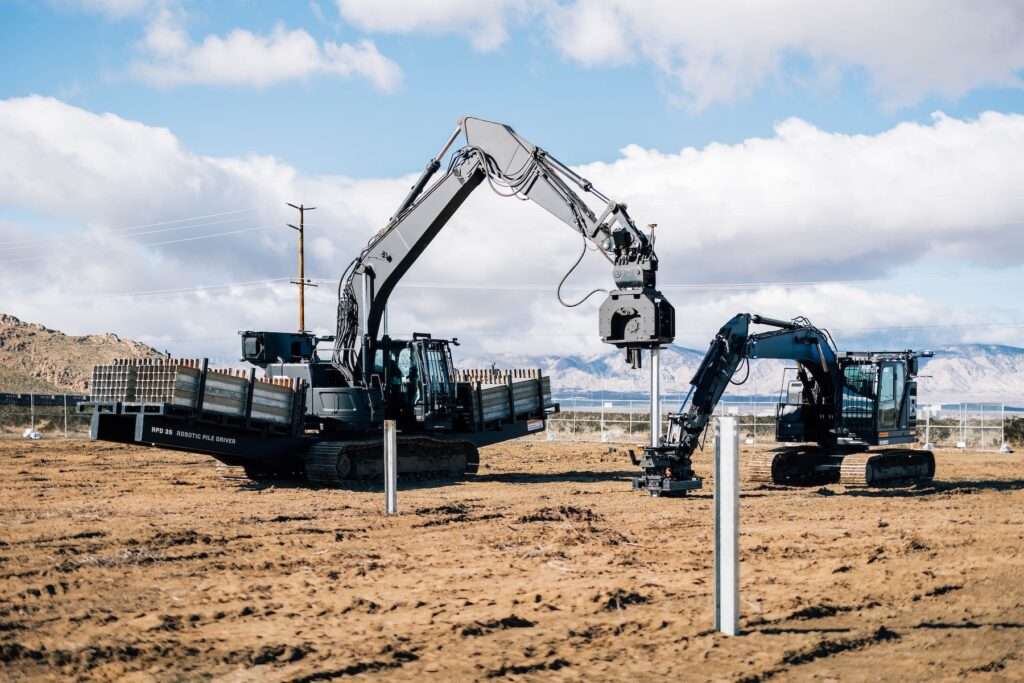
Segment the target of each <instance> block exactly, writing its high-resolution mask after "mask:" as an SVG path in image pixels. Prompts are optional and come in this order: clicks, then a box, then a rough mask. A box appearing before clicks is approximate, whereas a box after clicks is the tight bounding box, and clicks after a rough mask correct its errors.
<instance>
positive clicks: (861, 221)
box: [0, 97, 1024, 357]
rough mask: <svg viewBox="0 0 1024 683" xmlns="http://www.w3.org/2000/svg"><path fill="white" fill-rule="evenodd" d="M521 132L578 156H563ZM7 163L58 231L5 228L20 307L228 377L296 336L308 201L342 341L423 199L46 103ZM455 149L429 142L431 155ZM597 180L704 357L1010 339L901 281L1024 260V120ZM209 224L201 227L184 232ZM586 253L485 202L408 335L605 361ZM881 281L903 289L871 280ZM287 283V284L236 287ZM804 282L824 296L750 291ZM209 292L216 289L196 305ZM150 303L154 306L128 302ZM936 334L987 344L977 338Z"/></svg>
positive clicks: (799, 131)
mask: <svg viewBox="0 0 1024 683" xmlns="http://www.w3.org/2000/svg"><path fill="white" fill-rule="evenodd" d="M446 132H447V131H438V134H439V140H440V139H441V138H443V137H444V135H445V134H446ZM519 132H520V133H522V134H523V135H524V136H525V137H527V138H528V139H533V140H534V141H535V142H537V143H538V144H541V145H543V146H545V147H546V148H547V149H549V150H551V151H552V152H553V153H556V154H557V141H552V140H544V139H539V138H537V137H536V136H535V135H534V134H533V132H532V131H529V130H522V131H519ZM0 148H2V149H3V150H4V152H5V153H4V155H2V156H0V205H2V206H5V207H10V208H13V209H16V210H18V211H19V212H20V213H28V214H30V215H33V216H36V218H37V220H36V221H34V222H31V223H25V222H24V221H14V220H12V219H10V218H9V219H8V222H6V223H3V224H0V301H2V302H3V306H2V307H0V308H2V309H3V310H5V312H12V313H14V314H16V315H20V316H22V317H25V318H28V319H32V320H38V321H41V322H44V323H46V324H49V325H52V326H56V327H62V328H66V329H68V330H69V331H75V332H84V331H107V330H111V331H116V332H118V333H121V334H124V335H127V336H135V337H142V338H144V339H148V340H150V341H153V342H154V343H159V344H161V345H164V346H166V347H168V348H171V349H172V350H175V351H180V352H188V353H220V354H223V355H224V356H225V357H229V356H231V355H232V353H233V352H234V351H235V349H236V345H237V338H236V337H234V334H233V333H234V331H235V330H237V329H243V328H265V329H275V328H277V329H291V327H292V326H293V325H294V317H295V291H294V287H293V286H291V285H289V284H287V280H288V279H289V277H290V276H293V274H294V270H295V251H294V250H295V243H294V234H293V231H291V230H289V229H288V228H286V227H285V226H284V224H285V223H286V222H294V218H295V217H294V212H292V211H291V210H290V209H288V208H287V207H286V206H285V202H286V201H292V202H298V201H302V202H305V203H307V204H312V205H315V206H317V207H318V209H317V211H316V212H314V213H313V214H311V215H310V216H309V217H308V219H309V220H308V228H307V229H308V234H307V244H308V245H309V249H308V251H307V265H306V268H307V273H308V274H309V275H310V276H312V277H320V278H325V279H328V280H330V281H327V282H324V283H323V285H322V286H321V287H319V288H317V289H315V290H313V291H311V292H309V295H308V298H307V320H308V321H310V322H311V324H312V325H314V326H315V328H316V329H318V330H320V331H321V332H328V331H330V330H331V329H332V326H333V321H334V295H335V288H334V282H333V279H334V278H336V277H337V276H338V274H340V272H341V270H342V269H343V268H344V266H345V265H346V263H347V262H348V260H349V259H350V258H351V257H352V256H353V255H354V254H356V253H357V251H358V249H359V248H360V247H361V246H362V245H363V244H365V242H366V240H367V239H368V238H369V237H370V236H371V235H372V234H374V233H375V232H376V231H377V230H379V228H380V227H381V226H382V225H383V224H384V223H385V221H386V220H387V218H388V216H390V215H391V213H392V212H393V210H394V208H395V206H396V205H397V204H398V202H399V201H400V200H401V198H402V197H403V196H404V194H405V193H406V191H407V190H408V188H409V186H410V184H411V183H412V181H413V179H414V175H413V174H410V175H408V176H402V177H396V178H381V179H353V178H346V177H340V176H305V175H303V174H300V173H298V172H297V171H296V170H295V169H294V168H293V167H292V166H290V165H289V164H288V163H286V162H284V161H282V160H279V159H275V158H272V157H266V156H249V157H209V156H202V155H197V154H195V153H193V152H191V151H189V150H188V149H187V148H185V147H184V146H183V145H182V144H181V142H180V141H179V140H178V139H177V137H176V136H175V135H174V134H173V133H172V132H171V131H168V130H166V129H162V128H155V127H151V126H147V125H144V124H141V123H138V122H134V121H130V120H126V119H124V118H121V117H118V116H115V115H112V114H97V113H93V112H89V111H86V110H84V109H81V108H78V107H74V106H71V105H68V104H66V103H63V102H60V101H58V100H54V99H50V98H42V97H28V98H18V99H8V100H2V101H0ZM433 151H434V145H430V144H428V145H425V148H424V149H423V157H424V158H426V157H427V156H429V155H430V154H431V153H432V152H433ZM422 161H423V159H417V158H410V159H409V166H410V167H411V168H417V167H419V166H420V163H421V162H422ZM576 170H578V171H579V172H581V173H582V174H583V175H585V176H587V177H589V178H590V179H591V180H592V181H593V182H594V184H595V185H596V186H597V187H599V188H601V189H602V190H603V191H604V192H605V193H607V194H610V195H611V196H613V197H615V198H616V199H618V200H621V201H625V202H627V203H628V204H629V206H630V210H631V213H632V214H633V215H634V217H635V218H636V220H637V222H638V223H640V224H645V223H648V222H657V223H658V224H659V228H658V234H659V236H658V242H657V246H658V254H659V256H660V258H661V272H660V280H659V281H660V283H661V284H663V285H664V286H665V291H666V293H667V294H668V296H669V298H670V300H672V301H673V303H674V304H675V306H676V308H677V312H678V330H679V339H680V342H681V343H683V344H686V345H690V346H695V347H698V348H703V346H704V345H705V344H706V341H707V339H708V338H709V335H710V334H713V332H714V331H715V330H716V329H717V328H718V327H719V326H720V325H721V323H722V322H723V321H724V320H725V319H726V318H728V317H729V316H731V315H732V314H734V313H736V312H738V311H752V312H761V313H764V314H768V315H776V316H791V315H797V314H800V315H807V316H809V317H811V318H812V319H813V320H814V321H815V322H816V323H818V324H820V325H823V326H827V327H831V328H834V329H836V331H837V333H839V332H840V331H842V334H843V337H842V341H843V342H845V341H846V340H847V339H851V338H855V337H862V336H866V335H870V334H876V335H877V331H875V332H872V330H873V329H874V328H879V327H885V326H893V325H895V326H899V327H903V328H906V327H912V326H927V325H932V324H934V323H935V322H936V321H950V320H952V321H956V322H970V321H987V322H994V321H997V320H1001V319H1008V318H1006V315H1007V313H1006V312H1003V311H993V310H992V309H991V307H988V306H987V305H986V302H985V301H984V298H983V297H979V300H978V301H976V302H975V305H973V306H972V307H970V308H965V307H962V306H960V305H953V304H947V303H944V302H942V301H935V300H932V298H930V297H929V296H926V295H924V294H921V293H909V292H904V291H899V290H892V289H890V288H888V287H887V285H886V283H885V282H884V279H885V278H887V277H888V276H890V275H891V274H892V273H893V271H894V269H895V268H897V267H898V266H899V265H901V264H907V263H913V262H915V261H917V260H920V259H927V258H930V257H932V256H933V255H936V254H937V255H939V256H941V257H942V258H948V257H949V256H950V255H956V256H958V257H959V258H961V259H964V260H970V261H972V262H974V263H978V264H981V266H982V267H985V266H991V267H1002V266H1007V265H1018V266H1019V265H1021V264H1024V231H1022V230H1021V225H1022V224H1024V196H1022V195H1021V193H1020V192H1019V188H1017V187H1016V186H1015V181H1016V179H1018V178H1021V177H1024V116H1020V115H1008V114H998V113H986V114H983V115H981V116H980V117H978V118H977V119H975V120H960V119H954V118H950V117H947V116H943V115H936V116H935V117H934V119H933V120H932V121H931V122H930V123H928V124H918V123H907V124H902V125H899V126H896V127H894V128H892V129H891V130H888V131H885V132H882V133H879V134H877V135H842V134H836V133H830V132H827V131H823V130H820V129H818V128H815V127H814V126H813V125H811V124H809V123H807V122H804V121H800V120H795V119H792V120H788V121H785V122H783V123H780V124H779V126H778V128H777V130H776V132H775V134H774V135H773V136H772V137H769V138H763V139H751V140H747V141H744V142H742V143H738V144H734V145H718V144H714V145H709V146H707V147H705V148H702V149H694V148H687V149H683V150H680V151H679V152H675V153H667V152H660V151H657V150H651V149H644V148H640V147H636V146H627V147H625V148H624V149H623V151H622V154H621V156H620V157H619V158H617V159H615V160H613V161H610V162H600V163H591V164H586V165H583V166H580V167H577V169H576ZM189 216H191V217H199V218H195V219H193V220H189V221H181V220H180V219H182V218H184V217H189ZM46 225H55V226H56V227H52V228H48V229H47V228H45V227H44V226H46ZM126 226H147V227H136V228H134V229H130V230H126V229H124V228H125V227H126ZM184 240H190V241H184ZM169 242H172V243H169ZM12 245H13V246H12ZM580 245H581V242H580V238H579V236H578V235H576V234H574V233H573V232H572V231H571V230H569V229H566V228H565V227H564V226H562V225H561V224H560V223H559V222H558V221H557V220H555V219H554V218H552V217H551V216H550V215H549V214H547V213H546V212H545V211H543V210H542V209H540V208H539V207H536V206H532V205H530V204H529V203H526V204H524V203H521V202H516V201H511V200H508V199H504V198H500V197H498V196H496V195H494V194H493V193H490V192H489V191H488V190H487V188H486V185H485V186H483V187H482V188H481V189H480V191H479V192H477V193H475V194H474V195H473V196H472V197H470V199H469V200H468V201H467V202H466V204H465V205H464V207H463V210H461V211H460V212H459V213H457V214H456V216H455V217H454V219H453V220H452V222H451V224H450V226H449V227H448V228H447V229H446V230H445V231H443V232H442V233H441V234H440V235H439V236H438V238H437V239H436V241H435V243H434V244H433V245H431V248H429V249H428V250H427V251H426V253H425V254H424V256H423V257H422V259H421V260H420V261H419V262H418V263H417V264H416V265H415V266H414V267H413V268H412V270H411V271H410V272H409V274H408V275H407V276H406V278H405V280H404V281H403V284H404V285H405V286H404V287H402V288H401V289H399V290H398V291H397V292H396V295H395V297H394V298H393V299H392V303H391V309H390V324H391V330H392V332H394V333H409V332H411V331H433V332H435V333H438V334H445V335H457V336H460V337H461V338H463V339H464V340H467V341H469V342H470V344H469V345H467V347H466V349H467V350H470V349H473V348H475V349H477V350H479V351H480V352H510V351H516V352H519V353H525V352H529V353H556V354H557V353H572V352H583V351H596V350H600V348H601V345H600V342H599V341H598V340H597V334H596V327H597V310H596V309H597V303H598V301H599V299H600V297H597V298H596V300H592V302H591V303H590V304H587V305H584V306H581V307H580V308H578V309H573V310H571V311H566V310H565V309H563V308H561V307H560V306H559V305H558V304H557V302H556V301H555V299H554V287H555V285H556V284H557V282H558V280H559V279H560V278H561V276H562V275H563V273H564V272H565V270H566V269H567V268H568V266H569V265H570V264H571V263H572V261H573V260H574V259H575V257H576V255H577V254H578V250H579V249H580ZM862 278H881V279H882V280H883V281H882V282H875V283H870V284H868V283H862V284H858V283H856V282H851V281H853V280H858V279H862ZM267 279H275V280H276V281H275V282H269V283H267V282H259V283H258V284H255V285H251V286H250V285H242V286H236V287H213V286H214V285H221V284H223V283H229V282H243V283H246V282H250V283H251V282H254V281H263V280H267ZM836 280H845V281H847V282H846V283H845V284H843V283H837V282H835V281H836ZM794 281H799V282H808V281H810V282H820V284H816V285H810V286H785V287H784V286H779V285H777V284H776V285H763V286H761V285H757V284H749V285H746V286H737V284H736V283H760V282H769V283H771V282H794ZM692 283H710V285H709V288H706V289H703V288H693V287H691V286H689V285H690V284H692ZM609 284H610V277H609V272H608V268H607V264H606V263H605V262H604V261H603V259H600V258H599V257H597V256H595V255H590V256H589V257H588V258H587V259H585V260H584V262H583V265H582V266H581V268H580V270H579V271H578V273H576V274H575V275H574V276H573V278H571V279H570V281H569V285H570V286H571V287H576V288H577V290H576V291H574V292H571V293H567V294H569V295H574V294H578V292H579V291H580V290H584V289H589V288H590V287H593V286H601V285H605V286H607V285H609ZM683 285H687V286H683ZM198 286H203V287H209V288H208V289H202V290H196V291H187V292H182V291H180V290H181V289H183V288H184V289H188V288H192V287H198ZM133 291H134V292H138V291H145V292H150V294H147V295H144V296H115V295H117V294H119V293H124V292H133ZM1010 315H1011V318H1012V312H1010ZM1014 322H1019V320H1014ZM933 332H934V333H935V334H943V335H946V336H945V338H944V341H955V340H957V339H959V338H974V339H977V338H979V333H978V332H977V331H974V330H971V329H970V328H969V327H965V328H959V329H957V330H949V329H946V330H933ZM1011 332H1012V334H1014V335H1017V336H1016V337H1013V338H1011V337H1009V336H1008V335H1010V334H1011ZM886 334H887V336H886V339H892V337H891V336H889V334H888V333H886ZM952 335H967V336H966V337H959V336H952ZM971 335H973V337H971ZM1019 335H1020V328H1004V329H1002V330H1000V331H999V335H998V336H997V337H995V338H998V339H999V340H1000V341H1004V342H1005V341H1010V342H1013V341H1016V342H1017V343H1019V342H1020V341H1021V339H1020V338H1019ZM951 336H952V338H951ZM918 338H919V337H918ZM990 338H991V337H990ZM908 343H912V342H908Z"/></svg>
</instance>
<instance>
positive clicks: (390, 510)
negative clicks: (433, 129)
mask: <svg viewBox="0 0 1024 683" xmlns="http://www.w3.org/2000/svg"><path fill="white" fill-rule="evenodd" d="M384 501H385V505H384V507H385V510H386V511H387V514H389V515H394V514H397V513H398V423H397V422H395V421H394V420H384Z"/></svg>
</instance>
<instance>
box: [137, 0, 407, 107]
mask: <svg viewBox="0 0 1024 683" xmlns="http://www.w3.org/2000/svg"><path fill="white" fill-rule="evenodd" d="M139 49H140V50H141V51H142V52H143V55H144V56H143V57H141V58H139V59H137V60H136V61H135V62H134V63H133V64H132V67H131V71H132V73H133V74H134V75H135V76H136V77H137V78H139V79H141V80H143V81H146V82H147V83H150V84H153V85H157V86H165V87H169V86H177V85H186V84H204V85H233V86H252V87H257V88H262V87H267V86H271V85H274V84H277V83H282V82H285V81H289V80H295V79H302V78H309V77H311V76H314V75H318V74H332V75H337V76H343V77H355V76H358V77H362V78H365V79H366V80H368V81H369V82H370V83H371V84H372V85H373V86H374V87H375V88H377V89H378V90H381V91H383V92H391V91H393V90H395V89H396V88H397V87H398V85H399V84H400V83H401V80H402V71H401V68H400V67H399V66H398V65H397V64H396V63H395V62H393V61H392V60H391V59H389V58H387V57H386V56H384V55H383V54H381V53H380V51H379V50H378V49H377V46H376V45H374V43H373V42H371V41H369V40H362V41H359V42H357V43H340V44H339V43H335V42H332V41H325V42H324V43H323V44H320V43H318V42H317V41H316V39H315V38H313V37H312V36H311V35H310V34H309V33H307V32H306V31H304V30H302V29H287V28H286V27H285V26H283V25H280V24H279V25H278V26H276V27H275V28H274V29H273V30H272V31H271V32H270V33H269V34H266V35H258V34H255V33H252V32H251V31H246V30H243V29H235V30H233V31H231V32H229V33H228V34H226V35H224V36H217V35H208V36H206V37H205V38H203V39H202V41H200V42H193V41H192V40H191V38H190V37H189V36H188V34H187V33H186V31H185V29H184V26H183V23H182V19H181V17H180V16H179V15H178V14H176V13H174V12H172V11H170V10H168V9H166V8H163V9H161V10H160V12H158V13H157V15H156V16H155V17H154V19H153V20H152V21H151V22H150V23H149V25H148V26H147V29H146V34H145V36H144V37H143V39H142V40H141V41H140V43H139Z"/></svg>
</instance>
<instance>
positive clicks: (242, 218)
mask: <svg viewBox="0 0 1024 683" xmlns="http://www.w3.org/2000/svg"><path fill="white" fill-rule="evenodd" d="M245 220H249V218H248V217H247V216H236V217H234V218H225V219H222V220H216V221H206V222H204V223H192V224H190V225H175V226H172V227H169V228H159V229H157V230H147V231H145V232H129V233H124V234H121V233H118V234H117V235H116V236H118V237H143V236H145V235H156V234H158V233H164V232H174V231H177V230H192V229H194V228H205V227H208V226H211V225H223V224H225V223H238V222H239V221H245ZM87 241H88V238H87V237H83V238H80V239H77V240H71V241H70V242H69V241H68V239H67V238H66V237H47V238H45V239H38V240H32V241H28V242H19V243H18V244H15V245H11V246H6V247H0V251H11V250H16V249H29V248H31V247H34V246H37V245H39V244H48V243H51V242H61V243H63V244H84V243H86V242H87ZM140 244H141V245H142V246H145V245H146V243H145V242H141V243H140Z"/></svg>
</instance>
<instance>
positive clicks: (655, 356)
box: [651, 346, 661, 448]
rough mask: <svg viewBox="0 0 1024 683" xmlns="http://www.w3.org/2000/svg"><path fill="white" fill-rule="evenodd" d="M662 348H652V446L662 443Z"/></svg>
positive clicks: (655, 446)
mask: <svg viewBox="0 0 1024 683" xmlns="http://www.w3.org/2000/svg"><path fill="white" fill-rule="evenodd" d="M660 361H661V349H659V348H658V347H657V346H655V347H654V348H653V349H651V446H652V447H654V448H657V447H658V446H660V445H661V362H660Z"/></svg>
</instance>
